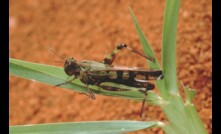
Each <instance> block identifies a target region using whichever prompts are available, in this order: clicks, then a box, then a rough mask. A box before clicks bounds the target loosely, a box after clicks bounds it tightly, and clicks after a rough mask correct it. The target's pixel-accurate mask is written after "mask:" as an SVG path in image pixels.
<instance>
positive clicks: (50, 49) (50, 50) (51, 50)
mask: <svg viewBox="0 0 221 134" xmlns="http://www.w3.org/2000/svg"><path fill="white" fill-rule="evenodd" d="M48 50H49V52H51V53H53V54H54V55H56V56H57V57H59V58H60V59H62V60H66V59H65V58H64V57H62V56H60V55H58V54H57V53H56V52H55V51H54V50H53V49H52V48H50V47H48ZM59 62H60V61H59Z"/></svg>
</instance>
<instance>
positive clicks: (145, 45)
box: [129, 8, 168, 98]
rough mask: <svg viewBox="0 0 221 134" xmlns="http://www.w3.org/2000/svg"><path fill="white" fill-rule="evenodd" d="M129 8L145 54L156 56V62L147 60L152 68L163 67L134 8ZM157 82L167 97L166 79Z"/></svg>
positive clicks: (164, 96) (163, 96)
mask: <svg viewBox="0 0 221 134" xmlns="http://www.w3.org/2000/svg"><path fill="white" fill-rule="evenodd" d="M129 10H130V14H131V17H132V20H133V23H134V25H135V28H136V30H137V33H138V36H139V39H140V42H141V44H142V47H143V49H144V52H145V54H146V55H149V56H151V57H153V58H155V63H153V62H150V61H148V60H147V61H148V64H149V66H150V68H152V69H161V67H160V64H159V62H158V60H157V58H156V56H155V54H154V52H153V50H152V49H151V47H150V44H149V43H148V41H147V39H146V37H145V35H144V33H143V32H142V30H141V28H140V26H139V24H138V22H137V20H136V17H135V16H134V13H133V11H132V9H131V8H129ZM155 83H156V85H157V88H158V89H159V91H160V94H161V96H162V98H167V96H168V95H167V92H166V91H165V86H164V80H160V81H159V80H157V81H155Z"/></svg>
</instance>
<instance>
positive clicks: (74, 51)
mask: <svg viewBox="0 0 221 134" xmlns="http://www.w3.org/2000/svg"><path fill="white" fill-rule="evenodd" d="M211 5H212V4H211V1H209V0H201V1H197V0H195V1H192V0H183V1H182V3H181V8H180V12H179V22H178V33H177V71H178V78H179V82H181V81H182V82H183V83H184V84H185V85H188V86H189V87H191V88H194V89H196V91H197V96H196V97H195V99H194V104H195V105H196V108H197V111H198V112H199V115H200V117H201V118H202V120H203V122H204V124H205V126H206V128H207V129H208V131H209V133H212V130H211V129H212V83H211V82H212V74H211V72H212V69H211V68H212V63H211V58H212V54H211V53H212V52H211V47H212V37H211V36H212V32H211V28H212V24H211V22H212V12H211V8H212V6H211ZM129 6H131V7H132V9H133V11H134V14H135V16H136V18H137V20H138V22H139V24H140V26H141V28H142V30H143V32H144V33H145V35H146V37H147V39H148V40H149V42H150V44H151V46H152V48H153V50H154V51H155V53H156V56H157V58H158V59H159V60H160V61H161V44H162V40H161V38H162V34H161V32H162V23H163V14H164V7H165V0H112V1H108V0H102V1H101V0H90V1H89V0H66V1H61V0H56V1H54V0H47V1H43V0H41V1H40V0H19V1H16V0H10V14H9V23H10V24H9V26H10V27H9V37H10V40H9V52H10V57H12V58H16V59H21V60H26V61H31V62H37V63H44V64H49V65H56V66H63V65H62V64H61V63H57V62H55V60H58V58H57V57H56V56H54V55H52V54H51V53H50V52H49V51H48V47H51V48H53V49H54V50H56V51H57V53H58V54H60V55H62V56H64V57H70V56H73V57H75V58H76V59H78V60H94V61H101V60H102V59H103V58H104V57H105V56H106V55H107V54H108V53H110V52H111V51H112V50H113V49H114V47H115V46H116V45H117V44H119V43H126V44H129V45H130V46H132V47H133V48H136V49H138V50H140V51H142V47H141V45H140V42H139V38H138V35H137V33H136V30H135V27H134V25H133V22H132V19H131V16H130V13H129V9H128V7H129ZM114 64H115V65H126V66H138V67H148V66H147V65H146V62H145V60H144V59H142V58H140V57H139V56H137V55H135V54H132V53H130V52H128V51H126V50H125V51H123V52H122V53H120V54H119V55H118V57H117V59H116V61H115V62H114ZM9 80H10V89H9V95H10V96H9V97H10V99H9V115H10V116H9V122H10V125H23V124H37V123H54V122H76V121H96V120H141V119H140V117H139V116H138V114H139V111H140V106H141V102H135V101H133V100H127V99H121V98H114V97H107V96H100V95H96V98H97V99H96V100H94V101H92V100H91V99H89V98H88V97H86V96H85V95H80V94H79V93H77V92H73V91H70V90H66V89H62V88H53V87H52V86H48V85H44V84H42V83H38V82H33V81H30V80H26V79H22V78H18V77H14V76H10V78H9ZM155 90H157V89H155ZM145 114H146V116H147V118H145V120H162V121H164V120H166V118H165V116H164V114H163V113H162V111H161V109H160V108H159V107H156V106H151V105H148V104H147V105H146V107H145ZM138 133H139V134H144V133H153V134H154V133H159V134H162V133H163V130H161V129H156V128H154V129H150V130H143V131H139V132H136V134H138Z"/></svg>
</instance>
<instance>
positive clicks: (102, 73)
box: [55, 44, 163, 116]
mask: <svg viewBox="0 0 221 134" xmlns="http://www.w3.org/2000/svg"><path fill="white" fill-rule="evenodd" d="M123 48H127V49H128V50H130V51H132V52H134V53H136V54H138V55H140V56H142V57H144V58H146V59H148V60H150V61H152V62H155V59H154V58H152V57H151V56H146V55H144V54H141V53H140V52H138V51H136V50H134V49H132V48H130V47H128V46H127V45H126V44H120V45H118V46H117V47H116V48H115V49H114V50H113V52H112V53H111V54H109V55H107V56H106V57H105V58H104V60H103V61H102V62H95V61H86V60H85V61H81V62H79V61H76V60H75V59H74V58H69V59H67V60H65V63H64V71H65V73H66V74H67V75H69V76H74V78H72V79H70V80H68V81H65V82H63V83H60V84H57V85H55V86H60V85H63V84H67V83H70V82H71V81H73V80H74V79H77V78H78V79H80V80H81V82H83V83H84V84H85V86H86V87H87V89H88V93H89V94H86V95H87V96H89V97H90V98H92V99H95V96H94V94H93V92H92V91H91V90H90V88H89V87H88V86H89V85H96V86H98V87H101V88H102V89H104V90H109V91H127V90H128V89H123V88H121V87H115V86H112V85H111V84H109V85H104V84H103V83H105V82H109V83H114V84H122V85H125V86H130V87H135V88H138V91H140V92H142V93H143V94H144V99H143V103H142V107H141V113H140V116H142V114H143V111H144V104H145V101H146V96H147V91H148V90H153V89H154V88H155V85H154V84H153V83H151V82H149V81H148V80H161V79H162V78H163V72H162V70H146V69H140V68H137V67H121V66H112V65H111V64H112V63H113V61H114V59H115V57H116V55H117V54H118V52H119V51H120V50H122V49H123ZM144 89H145V90H144Z"/></svg>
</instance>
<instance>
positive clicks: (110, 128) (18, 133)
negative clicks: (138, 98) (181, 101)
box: [9, 121, 159, 134]
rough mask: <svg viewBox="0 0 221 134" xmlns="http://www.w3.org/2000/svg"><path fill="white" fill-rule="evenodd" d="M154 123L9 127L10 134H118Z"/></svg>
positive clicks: (96, 123)
mask: <svg viewBox="0 0 221 134" xmlns="http://www.w3.org/2000/svg"><path fill="white" fill-rule="evenodd" d="M158 123H159V122H155V121H148V122H142V121H91V122H66V123H51V124H36V125H24V126H22V125H21V126H11V127H10V128H9V133H10V134H49V133H50V134H74V133H75V134H89V133H90V134H120V133H127V132H133V131H137V130H141V129H146V128H152V127H155V126H157V124H158Z"/></svg>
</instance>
